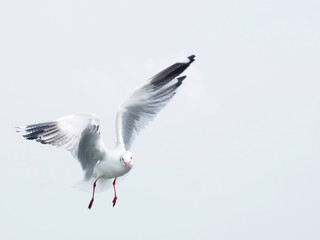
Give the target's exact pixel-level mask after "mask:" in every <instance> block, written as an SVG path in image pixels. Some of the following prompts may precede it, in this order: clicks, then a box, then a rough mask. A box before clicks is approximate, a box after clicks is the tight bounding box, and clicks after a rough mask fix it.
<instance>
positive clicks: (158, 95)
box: [116, 55, 195, 150]
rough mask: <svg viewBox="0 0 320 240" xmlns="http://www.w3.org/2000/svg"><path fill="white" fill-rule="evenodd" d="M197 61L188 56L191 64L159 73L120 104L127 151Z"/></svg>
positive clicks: (119, 136)
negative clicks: (187, 70)
mask: <svg viewBox="0 0 320 240" xmlns="http://www.w3.org/2000/svg"><path fill="white" fill-rule="evenodd" d="M194 58H195V56H194V55H192V56H190V57H188V59H189V61H188V62H186V63H175V64H173V65H172V66H170V67H168V68H166V69H164V70H163V71H161V72H160V73H158V74H156V75H155V76H154V77H152V78H151V79H150V80H149V81H147V82H146V83H144V84H143V85H142V86H140V87H138V88H136V89H135V90H134V91H133V92H132V93H131V94H130V95H129V96H128V97H127V99H126V100H125V101H124V102H123V103H122V104H121V105H120V107H119V109H118V112H117V116H116V130H117V141H118V145H122V146H123V147H125V149H126V150H129V149H130V148H131V145H132V143H133V141H134V139H135V137H136V135H137V134H138V133H139V132H140V130H141V129H143V128H144V127H145V126H146V125H147V124H148V123H149V122H150V121H152V120H153V118H154V117H155V116H156V114H157V113H158V112H159V111H161V109H163V108H164V107H165V106H166V105H167V104H168V102H169V101H170V100H171V99H172V97H173V96H174V95H175V94H176V90H177V89H178V88H179V87H180V86H181V84H182V83H183V80H184V79H185V78H186V76H181V77H179V75H180V74H181V73H182V72H184V70H186V69H187V68H188V67H189V65H190V64H191V63H192V62H193V61H194Z"/></svg>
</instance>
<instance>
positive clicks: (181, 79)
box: [177, 76, 187, 83]
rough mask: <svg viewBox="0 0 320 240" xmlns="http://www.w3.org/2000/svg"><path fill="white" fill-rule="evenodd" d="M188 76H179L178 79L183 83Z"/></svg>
mask: <svg viewBox="0 0 320 240" xmlns="http://www.w3.org/2000/svg"><path fill="white" fill-rule="evenodd" d="M186 77H187V76H181V77H178V78H177V79H178V81H179V82H180V83H181V82H182V81H183V80H184V79H185V78H186Z"/></svg>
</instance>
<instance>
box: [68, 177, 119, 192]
mask: <svg viewBox="0 0 320 240" xmlns="http://www.w3.org/2000/svg"><path fill="white" fill-rule="evenodd" d="M95 181H96V179H95V178H90V179H89V180H85V179H84V180H81V181H79V182H77V183H75V184H74V185H73V187H74V188H76V189H78V190H80V191H82V192H90V193H92V189H93V183H94V182H95ZM112 182H113V179H104V178H100V179H99V180H98V181H97V184H96V190H95V192H96V193H99V192H105V191H107V190H109V189H110V188H111V187H112Z"/></svg>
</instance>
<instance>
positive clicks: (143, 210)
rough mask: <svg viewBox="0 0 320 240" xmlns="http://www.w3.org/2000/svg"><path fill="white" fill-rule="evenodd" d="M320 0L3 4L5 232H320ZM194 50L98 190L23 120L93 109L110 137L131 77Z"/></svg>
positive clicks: (1, 179) (0, 68) (0, 166)
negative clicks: (170, 92) (120, 176)
mask: <svg viewBox="0 0 320 240" xmlns="http://www.w3.org/2000/svg"><path fill="white" fill-rule="evenodd" d="M319 12H320V4H319V1H289V0H288V1H284V0H282V1H281V0H280V1H279V0H274V1H271V0H270V1H267V0H265V1H262V0H261V1H256V0H251V1H250V0H243V1H235V0H233V1H223V0H220V1H157V2H156V1H143V0H140V1H117V2H116V1H112V3H111V1H106V0H105V1H102V0H101V1H95V0H91V1H79V0H74V1H65V0H60V1H2V2H1V3H0V30H1V31H0V32H1V37H0V80H1V89H0V104H1V105H0V107H1V111H2V114H1V138H0V144H1V146H2V147H1V151H0V187H1V189H2V196H1V198H0V238H1V239H79V240H80V239H89V238H90V239H91V238H100V239H128V238H131V239H196V238H197V239H237V240H238V239H245V240H248V239H252V240H256V239H268V240H269V239H308V240H310V239H319V238H320V230H319V225H320V221H319V215H320V207H319V201H320V194H319V182H320V175H319V170H320V161H319V160H320V150H319V144H320V128H319V123H320V111H319V110H320V106H319V104H320V94H319V87H320V83H319V79H320V78H319V77H320V73H319V62H320V15H319ZM191 54H195V55H196V56H197V57H196V61H195V62H194V63H193V64H192V65H191V67H190V68H189V69H188V70H187V71H186V74H187V75H188V77H187V79H186V80H185V82H184V84H183V86H182V87H181V88H180V89H179V92H178V94H177V95H176V96H175V98H174V99H173V101H172V102H171V103H170V104H169V105H168V106H167V108H166V109H164V110H163V111H162V112H161V113H160V114H159V115H158V116H157V118H156V119H155V121H153V122H152V123H151V124H150V125H149V126H148V127H147V129H146V130H144V131H143V132H142V133H141V134H140V136H139V137H138V138H137V139H136V141H135V143H134V145H133V148H132V151H133V152H134V154H135V168H134V170H133V172H132V173H131V174H130V176H128V177H127V178H126V179H125V180H124V181H123V182H122V183H121V184H119V185H118V195H119V198H118V202H117V206H116V207H115V208H112V204H111V201H112V199H113V191H108V192H106V193H102V194H99V195H97V196H96V200H95V204H94V206H93V209H92V210H91V211H89V210H88V209H87V205H88V202H89V200H90V198H91V196H90V194H88V193H83V192H78V191H77V190H75V189H74V188H72V187H71V186H72V185H73V184H74V183H75V182H77V181H79V180H80V179H81V178H82V171H81V167H80V165H79V164H78V162H77V161H76V160H74V159H72V157H71V155H70V154H69V153H68V152H66V151H64V150H60V149H56V148H53V147H50V146H44V145H40V144H38V143H35V142H30V141H25V140H24V139H23V138H21V137H20V136H19V135H17V134H16V133H15V131H14V126H17V125H25V124H31V123H36V122H40V121H46V120H53V119H56V118H59V117H62V116H65V115H68V114H72V113H74V112H92V113H95V114H98V115H100V117H101V120H102V134H103V138H104V140H105V143H106V145H107V146H109V147H113V146H114V143H115V134H114V131H115V130H114V117H115V112H116V109H117V106H118V105H119V104H120V103H121V101H122V100H123V99H124V98H125V96H126V94H127V93H129V92H130V90H131V89H132V88H133V87H136V86H137V85H139V84H141V83H142V82H143V81H145V80H147V79H148V78H150V77H151V76H153V75H154V74H156V73H157V72H159V71H160V70H162V69H163V68H165V67H167V66H169V65H171V64H173V63H175V62H177V61H184V60H185V58H186V57H187V56H189V55H191Z"/></svg>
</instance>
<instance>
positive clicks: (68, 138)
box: [17, 113, 105, 179]
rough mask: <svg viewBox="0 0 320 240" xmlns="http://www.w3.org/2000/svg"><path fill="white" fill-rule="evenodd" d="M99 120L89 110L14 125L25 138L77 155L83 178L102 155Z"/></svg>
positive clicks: (103, 152) (89, 173) (88, 175)
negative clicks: (34, 122) (33, 122)
mask: <svg viewBox="0 0 320 240" xmlns="http://www.w3.org/2000/svg"><path fill="white" fill-rule="evenodd" d="M99 129H100V119H99V117H98V116H96V115H93V114H89V113H77V114H74V115H70V116H66V117H63V118H59V119H57V120H55V121H50V122H43V123H38V124H32V125H27V126H23V127H17V132H20V133H21V134H22V136H23V137H24V138H26V139H28V140H35V141H37V142H40V143H42V144H49V145H52V146H56V147H60V148H64V149H66V150H68V151H70V152H71V154H72V155H73V156H74V157H75V158H77V159H78V160H79V162H80V164H81V166H82V169H83V170H84V171H85V177H86V179H89V178H90V177H91V175H92V171H93V169H94V167H95V165H96V163H97V162H98V161H99V160H102V159H103V158H104V155H105V148H104V145H103V142H102V139H101V136H100V131H99Z"/></svg>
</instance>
